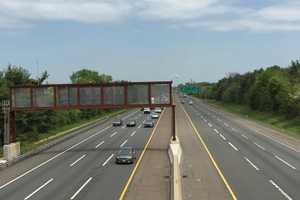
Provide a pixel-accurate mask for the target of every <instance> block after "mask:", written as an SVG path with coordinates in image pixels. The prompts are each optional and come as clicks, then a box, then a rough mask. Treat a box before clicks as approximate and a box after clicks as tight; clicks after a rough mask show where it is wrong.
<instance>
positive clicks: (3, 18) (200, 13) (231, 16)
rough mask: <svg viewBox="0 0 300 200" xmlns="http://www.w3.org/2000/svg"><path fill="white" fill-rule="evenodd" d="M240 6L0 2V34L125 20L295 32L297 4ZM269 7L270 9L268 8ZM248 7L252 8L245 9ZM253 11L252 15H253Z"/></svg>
mask: <svg viewBox="0 0 300 200" xmlns="http://www.w3.org/2000/svg"><path fill="white" fill-rule="evenodd" d="M241 2H242V0H226V1H224V0H0V28H7V27H20V26H24V24H25V25H26V24H35V22H36V21H43V20H57V21H59V20H67V21H77V22H82V23H109V22H114V21H118V20H130V19H131V17H136V18H141V19H142V20H144V21H148V20H156V21H160V20H163V21H166V22H168V21H170V26H173V25H174V23H175V24H176V25H178V26H185V27H198V28H199V27H200V28H203V29H209V30H214V31H231V30H247V31H249V30H250V31H300V28H299V27H300V12H299V10H300V3H297V0H282V1H280V3H278V2H279V1H275V0H274V1H269V3H268V5H267V6H266V5H259V4H257V5H255V6H253V7H250V6H249V5H248V4H247V6H246V5H245V4H241ZM272 2H273V3H272ZM250 5H251V4H250ZM254 7H255V9H254Z"/></svg>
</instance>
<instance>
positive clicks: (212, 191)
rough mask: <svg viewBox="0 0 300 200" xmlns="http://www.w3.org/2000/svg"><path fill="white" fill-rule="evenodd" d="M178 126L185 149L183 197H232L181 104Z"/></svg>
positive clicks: (177, 112)
mask: <svg viewBox="0 0 300 200" xmlns="http://www.w3.org/2000/svg"><path fill="white" fill-rule="evenodd" d="M176 109H177V110H176V114H177V118H176V128H177V134H178V137H179V139H180V142H181V146H182V151H183V161H182V174H183V176H184V178H183V180H182V185H183V199H191V200H201V199H205V200H209V199H211V200H215V199H222V200H223V199H232V198H231V196H230V194H229V192H228V191H227V189H226V187H225V185H224V183H223V182H222V180H221V177H220V176H219V175H218V173H217V170H216V169H215V167H214V165H213V163H212V162H211V160H210V158H209V156H208V154H207V152H206V150H205V148H204V147H203V145H202V144H201V143H200V141H199V140H198V138H197V137H196V134H197V133H195V131H194V129H193V128H192V126H191V124H190V123H189V120H188V117H187V116H186V114H185V113H184V111H183V108H182V106H181V105H178V106H177V108H176Z"/></svg>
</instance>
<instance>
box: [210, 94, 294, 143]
mask: <svg viewBox="0 0 300 200" xmlns="http://www.w3.org/2000/svg"><path fill="white" fill-rule="evenodd" d="M207 102H208V103H210V104H213V105H216V106H218V107H221V108H223V109H224V110H226V111H229V112H231V113H235V114H238V115H240V116H242V117H245V118H248V119H251V120H254V121H256V122H259V123H263V124H267V125H269V126H271V127H273V128H275V129H279V130H281V132H283V133H286V134H288V135H290V136H292V137H294V138H298V139H300V117H298V118H295V119H287V118H286V117H284V116H282V115H280V114H277V113H267V112H259V111H253V110H251V109H250V108H249V107H248V106H245V105H238V104H230V103H223V102H220V101H215V100H208V101H207Z"/></svg>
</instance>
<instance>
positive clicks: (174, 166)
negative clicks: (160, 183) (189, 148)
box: [168, 138, 182, 200]
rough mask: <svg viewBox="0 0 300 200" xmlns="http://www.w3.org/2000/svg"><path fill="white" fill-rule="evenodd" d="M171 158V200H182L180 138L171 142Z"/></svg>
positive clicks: (169, 151)
mask: <svg viewBox="0 0 300 200" xmlns="http://www.w3.org/2000/svg"><path fill="white" fill-rule="evenodd" d="M168 153H169V158H170V162H171V195H170V196H171V200H182V185H181V166H180V164H181V157H182V150H181V146H180V142H179V140H178V138H177V139H176V141H172V140H171V142H170V145H169V150H168Z"/></svg>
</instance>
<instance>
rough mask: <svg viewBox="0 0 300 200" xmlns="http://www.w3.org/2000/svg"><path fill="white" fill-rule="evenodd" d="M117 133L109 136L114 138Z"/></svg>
mask: <svg viewBox="0 0 300 200" xmlns="http://www.w3.org/2000/svg"><path fill="white" fill-rule="evenodd" d="M117 133H118V132H117V131H116V132H114V133H113V134H111V135H110V137H114V136H115V135H116V134H117Z"/></svg>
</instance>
